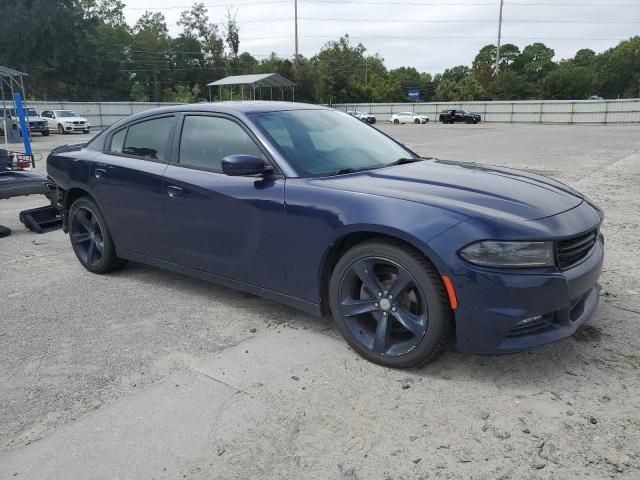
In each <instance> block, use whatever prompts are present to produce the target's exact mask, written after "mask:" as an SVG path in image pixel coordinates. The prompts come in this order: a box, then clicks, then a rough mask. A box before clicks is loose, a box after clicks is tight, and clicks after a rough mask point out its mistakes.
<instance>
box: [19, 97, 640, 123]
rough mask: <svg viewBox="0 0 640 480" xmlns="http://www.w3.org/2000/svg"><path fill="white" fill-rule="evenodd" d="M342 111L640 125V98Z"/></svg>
mask: <svg viewBox="0 0 640 480" xmlns="http://www.w3.org/2000/svg"><path fill="white" fill-rule="evenodd" d="M28 105H29V106H31V107H34V108H36V110H38V111H42V110H52V109H68V110H73V111H75V112H76V113H77V114H78V115H81V116H83V117H86V118H87V119H88V120H89V122H91V125H92V126H95V127H106V126H109V125H111V124H113V123H115V122H116V121H118V120H120V119H121V118H123V117H126V116H127V115H131V114H132V113H137V112H142V111H144V110H149V109H150V108H155V107H161V106H167V105H175V104H172V103H154V102H60V101H54V102H51V101H48V102H28ZM332 106H333V108H336V109H338V110H343V111H347V110H359V111H361V112H366V113H372V114H374V115H376V117H377V118H378V121H388V120H389V118H390V117H391V115H392V114H394V113H397V112H407V111H409V112H416V113H420V114H423V115H428V116H429V119H430V120H431V121H432V122H436V121H438V118H439V115H440V112H441V111H443V110H447V109H452V108H457V109H463V110H469V111H471V112H475V113H479V114H480V115H482V121H483V122H505V123H569V124H571V123H603V124H622V123H640V99H632V100H603V101H589V100H575V101H569V100H557V101H556V100H544V101H537V100H534V101H518V102H463V103H459V102H458V103H456V102H445V103H357V104H352V103H350V104H334V105H332Z"/></svg>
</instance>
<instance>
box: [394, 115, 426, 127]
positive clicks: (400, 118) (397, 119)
mask: <svg viewBox="0 0 640 480" xmlns="http://www.w3.org/2000/svg"><path fill="white" fill-rule="evenodd" d="M389 121H390V122H391V123H395V124H396V125H398V124H400V123H418V124H421V123H429V117H428V116H427V115H420V114H419V113H414V112H399V113H394V114H393V115H391V119H390V120H389Z"/></svg>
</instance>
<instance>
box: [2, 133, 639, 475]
mask: <svg viewBox="0 0 640 480" xmlns="http://www.w3.org/2000/svg"><path fill="white" fill-rule="evenodd" d="M380 128H381V129H383V130H384V131H386V132H388V133H390V134H391V135H393V136H395V137H397V138H398V139H400V140H401V141H403V142H405V143H407V144H408V145H409V146H411V147H413V148H414V149H415V150H416V151H418V152H420V153H422V154H425V155H433V156H438V157H441V158H448V159H464V160H475V161H478V162H482V163H497V164H503V165H511V166H516V167H520V168H525V169H529V170H535V171H536V172H542V173H544V174H548V175H551V176H554V177H556V178H558V179H560V180H563V181H566V182H567V183H569V184H570V185H572V186H573V187H575V188H577V189H579V190H581V191H583V192H584V193H586V194H587V195H589V196H590V197H591V198H592V199H594V200H595V201H596V202H597V203H599V204H600V205H601V206H602V207H603V208H604V209H605V211H606V214H607V219H606V224H605V230H604V231H605V235H606V242H607V243H606V245H607V259H606V265H605V271H604V273H603V276H602V284H603V286H604V291H603V295H602V297H601V300H602V301H601V304H600V306H599V308H598V310H597V312H596V315H595V316H594V318H593V319H592V321H591V322H590V324H588V325H587V326H586V327H585V328H584V329H583V330H582V331H580V332H579V333H578V334H577V335H576V336H575V337H574V338H571V339H567V340H565V341H563V342H560V343H557V344H555V345H551V346H547V347H543V348H540V349H536V350H533V351H530V352H523V353H519V354H515V355H508V356H474V355H465V354H460V353H457V352H454V351H450V352H447V353H446V354H445V355H443V357H442V358H441V359H440V360H439V361H437V362H436V363H434V364H432V365H429V366H427V367H426V368H423V369H421V370H418V371H394V370H387V369H384V368H381V367H378V366H375V365H372V364H370V363H367V362H366V361H364V360H361V359H360V358H359V357H358V356H356V355H355V354H354V353H353V352H352V351H350V350H349V349H348V348H347V346H346V344H345V343H344V342H343V341H342V340H341V339H340V338H339V337H338V336H337V334H336V333H335V332H334V331H333V329H332V328H331V325H330V323H329V322H328V320H324V321H323V320H317V319H315V318H312V317H310V316H308V315H306V314H303V313H300V312H298V311H296V310H293V309H291V308H288V307H284V306H281V305H278V304H276V303H273V302H270V301H266V300H262V299H260V298H256V297H253V296H249V295H245V294H242V293H238V292H235V291H231V290H228V289H225V288H220V287H217V286H213V285H210V284H207V283H204V282H200V281H197V280H192V279H189V278H186V277H183V276H180V275H176V274H173V273H168V272H164V271H161V270H157V269H154V268H151V267H146V266H142V265H135V264H132V265H129V266H128V267H127V268H126V269H124V270H123V271H121V272H118V273H117V274H114V275H109V276H104V277H101V276H96V275H91V274H89V273H88V272H86V271H85V270H84V269H83V268H82V267H81V266H80V264H79V263H78V262H77V261H76V259H75V257H74V255H73V253H72V251H71V248H70V246H69V242H68V239H67V237H66V236H65V235H64V234H63V233H62V232H60V231H58V232H54V233H50V234H46V235H35V234H32V233H29V232H27V231H26V230H25V229H24V228H23V227H22V225H21V224H20V223H19V222H18V212H19V211H20V210H23V209H26V208H30V207H36V206H40V205H43V204H44V197H41V198H33V197H29V198H19V199H12V200H3V201H0V224H3V225H6V226H9V227H11V228H13V229H14V234H13V235H12V236H11V237H8V238H5V239H0V385H2V388H1V389H0V478H1V479H5V478H12V479H13V478H33V479H44V478H65V479H76V478H77V479H90V478H101V479H102V478H104V479H108V478H166V479H175V478H200V479H205V478H206V479H210V478H221V479H234V478H237V479H245V478H259V479H266V478H318V479H349V480H353V479H367V480H369V479H413V478H423V479H426V478H436V479H438V478H443V479H444V478H476V479H484V478H486V479H496V478H501V479H507V478H511V479H534V478H535V479H538V478H539V479H552V478H563V479H564V478H576V479H578V478H579V479H582V478H587V477H588V478H595V479H599V478H609V477H611V478H620V479H638V478H640V340H639V338H638V333H639V328H638V322H639V320H640V262H639V261H638V258H639V256H640V242H638V238H640V220H639V219H640V127H638V126H619V127H611V126H610V127H603V126H581V127H577V126H544V125H543V126H538V125H536V126H514V125H493V124H491V125H475V126H473V125H455V126H442V125H404V126H391V125H386V126H385V125H383V126H381V127H380ZM85 138H87V137H85V136H73V137H72V138H71V137H64V138H61V137H60V136H58V135H52V136H51V137H49V138H48V139H44V138H36V139H35V148H36V150H37V151H40V152H45V153H46V152H47V151H48V150H49V149H50V148H51V147H52V146H54V145H57V144H60V143H66V142H70V141H71V142H76V141H82V140H84V139H85ZM43 163H44V162H43V161H41V162H39V165H38V168H39V169H42V168H43Z"/></svg>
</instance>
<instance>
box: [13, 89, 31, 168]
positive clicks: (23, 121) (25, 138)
mask: <svg viewBox="0 0 640 480" xmlns="http://www.w3.org/2000/svg"><path fill="white" fill-rule="evenodd" d="M13 100H14V102H15V104H16V114H17V115H18V121H19V123H20V132H21V133H22V143H24V153H26V154H27V155H29V156H31V155H32V152H31V140H30V138H29V126H28V125H27V118H26V116H25V114H24V108H23V107H22V95H21V94H20V93H14V94H13Z"/></svg>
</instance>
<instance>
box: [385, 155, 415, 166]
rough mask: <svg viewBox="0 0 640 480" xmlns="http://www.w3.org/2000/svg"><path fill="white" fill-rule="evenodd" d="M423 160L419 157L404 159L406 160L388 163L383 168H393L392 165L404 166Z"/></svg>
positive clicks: (400, 159)
mask: <svg viewBox="0 0 640 480" xmlns="http://www.w3.org/2000/svg"><path fill="white" fill-rule="evenodd" d="M422 160H424V159H423V158H421V157H406V158H399V159H398V160H396V161H395V162H391V163H388V164H387V165H385V167H393V166H394V165H404V164H405V163H414V162H420V161H422Z"/></svg>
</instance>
